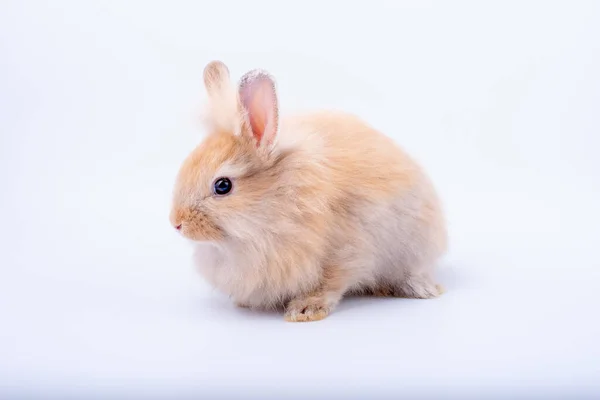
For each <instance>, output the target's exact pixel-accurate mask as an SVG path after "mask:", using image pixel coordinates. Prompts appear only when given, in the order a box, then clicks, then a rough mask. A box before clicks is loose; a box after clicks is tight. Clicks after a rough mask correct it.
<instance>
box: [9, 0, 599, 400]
mask: <svg viewBox="0 0 600 400" xmlns="http://www.w3.org/2000/svg"><path fill="white" fill-rule="evenodd" d="M280 3H281V4H279V5H276V4H277V3H276V2H275V1H273V2H257V1H252V2H245V3H243V2H242V1H239V2H232V1H219V2H217V1H214V2H202V1H197V2H194V1H187V2H184V1H174V2H166V1H165V2H162V3H158V2H142V1H141V0H140V1H137V2H133V1H127V2H125V1H105V2H95V4H94V3H93V2H80V1H75V0H73V1H54V2H42V1H28V2H23V1H17V0H14V1H6V0H5V1H3V2H2V4H1V5H0V51H1V59H2V61H1V63H0V110H1V113H0V134H1V142H0V166H1V176H0V178H1V182H0V184H1V188H2V189H1V190H2V197H1V199H0V201H1V207H0V217H1V223H0V235H1V243H2V251H1V253H0V268H1V271H0V272H1V275H0V397H2V398H16V397H18V396H19V395H23V396H24V395H31V396H33V397H44V398H48V397H52V396H54V397H57V398H65V396H68V395H70V396H72V397H84V398H89V397H93V396H96V397H99V398H107V396H109V395H110V396H111V397H113V398H114V397H136V398H142V397H145V398H151V397H164V398H179V397H182V396H183V395H185V394H189V395H190V396H191V395H194V394H196V395H199V394H205V395H209V394H212V395H213V396H214V397H215V398H230V397H236V395H237V397H238V398H261V399H266V398H271V397H272V398H291V397H294V398H307V397H306V396H305V395H306V394H308V393H312V394H313V395H314V397H313V398H326V397H328V398H335V394H342V393H343V394H346V395H347V397H352V396H354V397H357V398H367V397H368V398H383V397H386V396H387V397H389V398H398V397H399V396H407V397H406V398H408V397H411V395H414V396H416V397H422V398H435V397H444V398H461V399H465V398H468V397H469V396H473V397H476V398H491V397H494V396H496V397H498V398H501V397H502V396H503V395H507V394H511V395H512V397H511V398H532V397H534V396H540V397H544V398H549V397H552V395H555V396H556V397H560V396H562V395H566V394H568V396H567V397H569V398H576V397H577V398H586V397H587V398H592V397H596V398H598V396H600V345H599V344H598V338H599V337H600V322H599V320H598V315H599V314H598V308H599V305H600V286H599V282H600V261H598V256H597V251H596V248H597V247H598V242H599V240H600V228H599V226H600V224H599V223H600V215H599V208H600V207H599V204H600V191H599V189H600V162H599V161H598V158H597V152H598V150H599V149H600V146H599V145H600V139H599V136H600V120H599V119H598V112H599V110H600V74H599V72H598V71H600V41H599V40H598V38H600V24H598V21H599V19H600V5H599V3H598V2H595V1H589V2H584V1H576V2H567V1H564V2H541V1H540V2H516V1H515V2H496V3H495V4H494V5H492V4H491V2H458V1H453V2H443V1H439V2H429V1H388V2H380V1H369V2H354V3H353V5H352V6H350V5H346V6H342V5H341V4H342V3H341V2H333V1H331V2H316V1H303V2H302V3H300V2H296V4H295V5H294V6H292V3H290V2H280ZM358 4H360V5H358ZM215 58H218V59H222V60H224V61H226V62H227V63H228V64H229V66H230V68H231V70H232V74H233V75H235V76H240V75H241V74H242V73H243V72H245V71H246V70H248V69H250V68H254V67H262V68H266V69H268V70H270V71H271V72H272V73H273V74H274V75H275V76H276V77H277V78H278V80H279V87H280V92H281V101H282V106H283V107H284V109H291V110H293V109H297V108H318V107H334V108H341V109H345V110H348V111H352V112H356V113H359V114H360V115H361V116H362V117H363V118H365V119H366V120H368V121H369V122H370V123H372V124H373V125H375V126H376V127H378V128H380V129H382V130H383V131H385V132H386V133H388V134H390V135H393V137H394V138H395V139H396V140H397V141H398V142H399V143H400V144H402V145H403V146H404V147H405V148H406V149H407V150H408V151H410V152H411V153H412V154H413V155H415V156H416V158H417V159H419V160H420V161H421V163H422V164H423V165H424V166H425V167H426V168H427V169H428V171H429V172H430V174H431V175H432V177H433V179H434V181H435V182H436V184H437V186H438V188H439V191H440V193H441V195H442V197H443V199H444V201H445V204H446V209H447V213H448V220H449V224H450V233H451V252H450V253H449V254H448V256H447V257H446V259H445V260H444V261H443V262H442V265H441V269H440V280H441V281H442V282H443V283H444V284H445V285H446V286H447V288H448V293H447V294H446V295H445V296H443V297H442V298H440V299H436V300H429V301H418V300H415V301H412V300H395V299H390V300H381V299H350V300H347V301H344V302H343V303H342V304H341V306H340V307H339V309H338V310H337V311H336V312H335V313H334V314H332V315H331V316H330V317H329V318H328V319H326V320H325V321H322V322H318V323H311V324H289V323H285V322H284V321H283V319H282V316H281V315H276V314H262V313H253V312H249V311H245V310H239V309H236V308H234V306H233V305H231V304H230V303H229V302H228V300H227V299H225V298H223V297H222V296H221V295H220V294H218V293H215V292H213V291H211V290H210V289H209V288H208V287H206V286H205V284H204V283H203V282H202V281H201V279H200V278H199V277H198V276H197V275H196V273H195V272H194V270H193V268H192V266H191V257H190V256H191V254H190V250H191V249H190V247H189V246H188V244H187V243H186V242H185V241H184V240H182V239H181V238H180V237H179V236H178V235H176V234H175V232H173V230H172V228H171V227H170V226H169V223H168V219H167V215H168V211H169V204H170V195H171V185H172V184H173V179H174V175H175V173H176V171H177V169H178V167H179V163H180V162H181V160H182V159H183V157H184V156H185V155H186V154H187V153H188V151H189V150H190V149H191V148H192V146H194V145H195V144H196V143H197V142H198V141H199V140H200V138H201V132H200V130H199V126H198V123H197V122H198V121H197V116H198V106H199V105H200V103H201V101H202V100H203V98H204V93H203V88H202V83H201V71H202V68H203V67H204V65H205V64H206V62H208V61H209V60H211V59H215ZM369 393H370V395H369V396H367V394H369ZM196 398H198V397H196ZM211 398H212V397H211Z"/></svg>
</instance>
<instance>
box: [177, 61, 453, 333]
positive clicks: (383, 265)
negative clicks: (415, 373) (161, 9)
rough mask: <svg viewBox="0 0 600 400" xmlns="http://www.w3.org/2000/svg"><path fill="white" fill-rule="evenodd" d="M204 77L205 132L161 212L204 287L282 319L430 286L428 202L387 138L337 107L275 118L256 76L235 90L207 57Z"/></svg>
mask: <svg viewBox="0 0 600 400" xmlns="http://www.w3.org/2000/svg"><path fill="white" fill-rule="evenodd" d="M204 83H205V86H206V89H207V93H208V98H209V103H208V109H207V112H206V120H205V122H206V126H207V128H208V130H209V135H208V136H207V138H206V139H205V140H204V141H203V142H202V143H201V144H200V145H199V146H198V147H197V148H196V149H195V150H194V151H193V152H192V153H191V154H190V155H189V157H188V158H187V159H186V160H185V162H184V163H183V165H182V167H181V170H180V172H179V175H178V178H177V182H176V185H175V190H174V199H173V208H172V211H171V216H170V218H171V222H172V224H173V226H174V227H175V228H177V229H178V230H179V231H180V232H181V234H183V235H184V236H185V237H187V238H189V239H191V240H192V241H194V245H195V261H196V263H197V264H198V267H199V269H200V271H201V273H202V274H203V276H204V277H205V278H206V279H207V280H208V281H209V282H210V283H211V284H212V285H214V286H215V287H217V288H218V289H220V290H221V291H223V292H225V293H226V294H228V295H229V296H230V297H232V298H233V299H234V301H235V302H236V303H237V304H238V305H240V306H247V307H251V308H279V307H285V318H286V320H288V321H315V320H320V319H323V318H325V317H326V316H327V315H328V314H329V313H330V312H331V311H332V310H333V309H334V307H335V306H336V305H337V304H338V302H339V301H340V299H341V298H342V296H344V294H346V293H356V294H361V293H364V294H375V295H383V296H399V297H412V298H422V299H426V298H432V297H436V296H438V295H439V294H441V287H440V286H439V285H437V284H436V282H435V281H434V278H433V271H434V266H435V263H436V260H437V259H438V258H439V257H440V256H441V255H442V254H443V252H444V251H445V248H446V241H447V239H446V228H445V223H444V218H443V215H442V210H441V207H440V203H439V201H438V197H437V195H436V193H435V191H434V188H433V186H432V184H431V183H430V180H429V179H428V177H427V176H426V174H425V173H424V172H423V170H422V169H421V168H420V167H419V166H418V165H417V164H416V163H415V162H414V161H413V160H412V159H411V158H410V157H409V156H408V155H406V154H405V153H404V152H403V151H402V150H401V149H400V148H399V147H398V146H397V145H396V144H395V143H394V142H393V141H392V140H390V139H389V138H387V137H386V136H384V135H382V134H381V133H379V132H377V131H375V130H374V129H373V128H371V127H369V126H368V125H366V124H365V123H364V122H362V121H361V120H360V119H358V118H356V117H354V116H351V115H347V114H344V113H334V112H317V113H313V114H308V115H297V116H290V117H286V118H282V119H280V117H279V107H278V100H277V93H276V89H275V82H274V80H273V78H272V77H271V76H270V75H269V74H268V73H266V72H264V71H259V70H255V71H251V72H249V73H247V74H246V75H245V76H244V77H243V78H242V79H241V81H240V83H239V85H238V86H237V87H235V86H234V85H233V84H232V83H231V81H230V77H229V70H228V69H227V67H226V66H225V65H224V64H223V63H222V62H220V61H213V62H211V63H209V64H208V65H207V66H206V68H205V70H204Z"/></svg>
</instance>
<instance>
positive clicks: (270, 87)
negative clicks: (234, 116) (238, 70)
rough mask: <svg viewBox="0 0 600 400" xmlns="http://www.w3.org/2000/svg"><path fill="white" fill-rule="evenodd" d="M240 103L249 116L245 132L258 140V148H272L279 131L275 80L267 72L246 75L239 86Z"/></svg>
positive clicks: (259, 71) (251, 72) (254, 72)
mask: <svg viewBox="0 0 600 400" xmlns="http://www.w3.org/2000/svg"><path fill="white" fill-rule="evenodd" d="M238 91H239V98H240V103H241V105H242V107H243V109H244V111H245V113H246V115H247V117H248V118H247V122H248V123H249V127H248V128H247V129H246V130H249V131H250V132H245V133H247V134H251V135H252V136H253V137H254V139H256V142H257V146H258V147H265V146H266V147H267V148H270V147H271V146H272V145H273V143H274V142H275V138H276V136H277V131H278V129H279V104H278V100H277V92H276V88H275V81H274V79H273V78H272V77H271V76H270V75H269V74H268V73H267V72H265V71H261V70H253V71H250V72H248V73H246V74H245V75H244V76H243V77H242V79H241V81H240V84H239V89H238Z"/></svg>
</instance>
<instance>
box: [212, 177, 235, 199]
mask: <svg viewBox="0 0 600 400" xmlns="http://www.w3.org/2000/svg"><path fill="white" fill-rule="evenodd" d="M232 188H233V184H232V183H231V181H230V180H229V178H219V179H217V180H216V181H215V194H217V195H219V196H223V195H226V194H227V193H229V192H231V189H232Z"/></svg>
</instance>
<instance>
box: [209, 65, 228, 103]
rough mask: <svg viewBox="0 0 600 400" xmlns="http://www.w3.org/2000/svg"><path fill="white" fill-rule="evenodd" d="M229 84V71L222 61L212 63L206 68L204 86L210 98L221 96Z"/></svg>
mask: <svg viewBox="0 0 600 400" xmlns="http://www.w3.org/2000/svg"><path fill="white" fill-rule="evenodd" d="M227 84H229V69H228V68H227V66H226V65H225V64H224V63H223V62H221V61H217V60H215V61H211V62H209V63H208V64H207V65H206V67H204V86H205V87H206V91H207V93H208V95H209V96H214V95H216V94H219V93H220V92H221V91H222V90H223V89H224V88H225V87H226V85H227Z"/></svg>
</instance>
